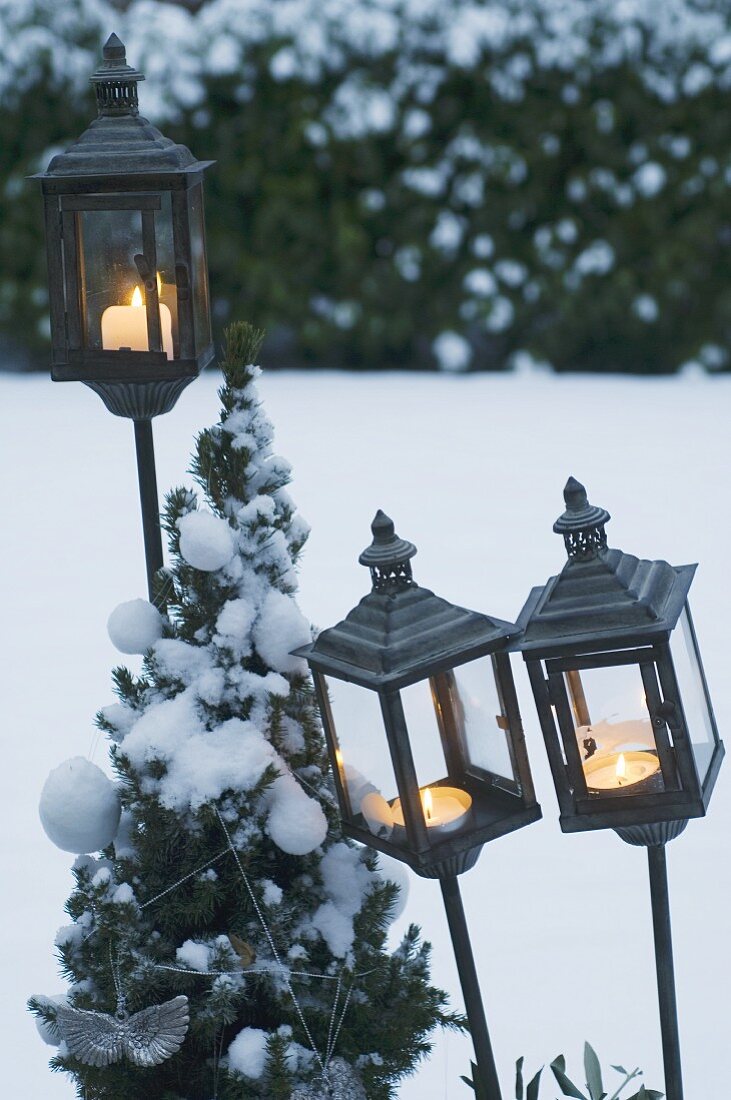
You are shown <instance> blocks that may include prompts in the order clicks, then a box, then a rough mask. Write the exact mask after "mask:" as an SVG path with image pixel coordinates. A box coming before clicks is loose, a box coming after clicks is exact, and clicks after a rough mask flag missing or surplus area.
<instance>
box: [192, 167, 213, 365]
mask: <svg viewBox="0 0 731 1100" xmlns="http://www.w3.org/2000/svg"><path fill="white" fill-rule="evenodd" d="M188 215H189V220H190V251H191V260H192V271H191V286H192V291H193V317H194V324H195V351H196V355H200V354H201V352H203V351H205V350H206V348H207V347H208V346H209V345H210V343H211V313H210V305H209V300H208V261H207V259H206V230H205V222H204V217H203V185H202V184H200V183H199V184H197V185H196V186H195V187H193V188H191V190H190V192H189V193H188Z"/></svg>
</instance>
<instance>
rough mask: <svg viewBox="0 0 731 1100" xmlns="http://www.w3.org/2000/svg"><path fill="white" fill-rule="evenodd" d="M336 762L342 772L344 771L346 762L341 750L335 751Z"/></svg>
mask: <svg viewBox="0 0 731 1100" xmlns="http://www.w3.org/2000/svg"><path fill="white" fill-rule="evenodd" d="M335 760H336V761H337V765H338V767H339V768H340V770H341V771H342V770H343V764H344V760H343V754H342V753H341V751H340V749H336V750H335Z"/></svg>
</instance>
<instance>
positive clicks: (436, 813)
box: [391, 787, 472, 835]
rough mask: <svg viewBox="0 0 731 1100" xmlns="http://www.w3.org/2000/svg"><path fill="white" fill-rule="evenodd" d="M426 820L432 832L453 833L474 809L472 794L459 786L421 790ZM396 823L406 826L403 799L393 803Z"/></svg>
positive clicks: (392, 808) (392, 809)
mask: <svg viewBox="0 0 731 1100" xmlns="http://www.w3.org/2000/svg"><path fill="white" fill-rule="evenodd" d="M421 804H422V807H423V810H424V821H425V822H426V827H427V829H428V830H429V832H430V834H432V835H433V834H442V833H453V832H455V830H456V829H459V828H461V826H462V825H464V824H465V822H466V821H467V817H468V814H469V812H470V810H471V809H472V796H471V795H469V794H467V791H463V790H460V788H459V787H426V788H425V789H424V790H423V791H421ZM391 813H392V816H393V823H394V825H400V826H401V827H402V828H403V826H404V811H403V808H402V806H401V799H400V798H397V799H395V800H394V802H393V803H392V805H391Z"/></svg>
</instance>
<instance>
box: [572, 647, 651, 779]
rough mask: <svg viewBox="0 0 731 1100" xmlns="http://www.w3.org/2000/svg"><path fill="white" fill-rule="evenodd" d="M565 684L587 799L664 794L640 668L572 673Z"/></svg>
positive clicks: (587, 670) (577, 671)
mask: <svg viewBox="0 0 731 1100" xmlns="http://www.w3.org/2000/svg"><path fill="white" fill-rule="evenodd" d="M564 678H565V684H566V691H567V694H568V697H569V702H570V704H571V712H572V717H573V722H574V733H575V737H576V742H577V748H578V751H579V757H580V759H581V766H582V768H583V771H584V778H585V780H586V787H587V793H588V794H589V796H591V797H598V798H601V797H609V796H612V797H616V796H617V795H623V794H628V795H630V794H632V795H640V794H648V793H651V792H652V793H654V792H657V791H662V790H664V783H663V777H662V771H661V770H660V760H659V756H658V751H657V744H656V742H655V735H654V732H653V727H652V720H651V718H650V713H649V711H648V708H647V701H646V699H645V689H644V685H643V682H642V675H641V672H640V668H639V666H638V665H634V664H629V665H611V666H609V667H604V668H589V669H580V670H579V669H573V670H571V671H569V672H565V673H564Z"/></svg>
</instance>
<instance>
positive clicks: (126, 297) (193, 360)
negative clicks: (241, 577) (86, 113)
mask: <svg viewBox="0 0 731 1100" xmlns="http://www.w3.org/2000/svg"><path fill="white" fill-rule="evenodd" d="M140 80H144V76H143V75H142V73H140V72H138V71H137V70H135V69H133V68H132V67H131V66H129V65H128V64H127V60H126V56H125V48H124V46H123V45H122V43H121V42H120V40H119V38H117V36H116V35H115V34H113V35H111V37H110V38H109V39H108V41H107V43H106V44H105V46H104V50H103V60H102V63H101V65H100V67H99V68H98V69H97V71H96V72H95V73H94V74H93V75H92V77H91V82H92V84H93V85H94V88H95V90H96V99H97V109H98V118H96V119H95V120H94V122H92V123H91V125H90V126H89V128H88V129H87V130H86V131H85V132H84V133H83V134H82V135H81V137H80V138H79V139H78V141H76V142H75V143H74V144H73V145H72V146H71V147H70V148H68V149H67V150H66V151H65V152H64V153H61V154H59V155H58V156H55V157H54V158H53V160H52V161H51V163H50V164H49V166H48V168H47V170H46V171H45V172H42V173H40V174H39V175H38V176H36V177H34V178H35V179H39V180H40V182H41V188H42V191H43V200H44V206H45V225H46V245H47V252H48V289H49V303H50V314H51V343H52V370H51V375H52V378H53V379H54V381H56V382H69V381H77V382H83V383H85V385H87V386H89V387H90V388H91V389H93V390H94V391H95V392H96V393H98V394H99V396H100V397H101V399H102V401H103V402H104V404H105V405H106V407H107V408H108V409H109V411H110V412H112V413H114V414H115V415H116V416H124V417H129V418H130V419H131V420H133V421H134V424H135V440H136V445H137V462H138V473H139V480H140V495H141V502H142V518H143V527H144V534H145V555H146V560H147V572H148V581H149V585H150V591H151V594H152V578H153V576H154V574H155V572H156V571H157V570H158V569H159V568H160V566H161V565H162V542H161V537H160V525H159V512H158V503H157V487H156V481H155V460H154V451H153V442H152V425H151V421H152V418H153V417H154V416H159V415H161V414H162V413H166V412H169V411H170V409H171V408H172V407H173V405H174V404H175V402H176V401H177V399H178V397H179V396H180V394H181V392H182V391H183V389H184V388H185V386H187V385H188V383H189V382H191V381H192V380H193V379H194V378H195V377H196V376H197V375H198V374H199V372H200V371H201V370H202V369H203V368H204V367H205V366H207V365H208V364H209V363H210V362H211V360H212V359H213V354H214V351H213V342H212V337H211V319H210V301H209V292H208V267H207V262H206V239H205V225H204V217H203V173H204V171H205V169H206V168H208V167H209V166H210V164H212V163H213V162H212V161H199V160H196V158H195V157H194V156H193V154H192V153H191V152H190V151H189V150H188V149H186V148H185V146H183V145H175V144H174V143H173V142H172V141H171V140H170V139H169V138H166V137H163V135H162V134H161V133H160V131H159V130H157V129H156V128H155V127H154V126H152V125H150V123H149V122H148V121H147V120H146V119H144V118H142V117H141V116H140V114H139V110H138V100H137V84H138V82H139V81H140ZM151 598H152V596H151Z"/></svg>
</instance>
